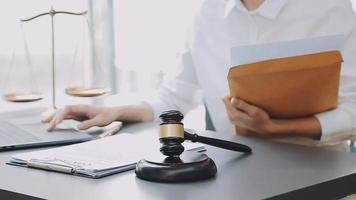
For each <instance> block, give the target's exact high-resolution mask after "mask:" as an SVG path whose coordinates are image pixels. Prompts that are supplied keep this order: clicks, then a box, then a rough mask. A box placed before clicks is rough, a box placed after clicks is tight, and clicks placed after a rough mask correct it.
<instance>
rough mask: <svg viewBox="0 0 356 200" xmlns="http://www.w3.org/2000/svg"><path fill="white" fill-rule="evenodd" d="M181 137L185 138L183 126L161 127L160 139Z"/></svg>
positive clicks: (168, 125) (169, 125)
mask: <svg viewBox="0 0 356 200" xmlns="http://www.w3.org/2000/svg"><path fill="white" fill-rule="evenodd" d="M168 137H180V138H184V127H183V124H163V125H160V129H159V138H168Z"/></svg>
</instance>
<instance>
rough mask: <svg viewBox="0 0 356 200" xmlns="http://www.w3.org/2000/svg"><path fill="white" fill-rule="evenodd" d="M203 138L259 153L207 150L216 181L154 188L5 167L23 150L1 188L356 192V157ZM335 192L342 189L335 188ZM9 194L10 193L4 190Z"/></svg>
mask: <svg viewBox="0 0 356 200" xmlns="http://www.w3.org/2000/svg"><path fill="white" fill-rule="evenodd" d="M155 129H156V128H155V127H153V126H152V125H150V124H136V125H128V126H126V127H125V128H124V129H123V130H122V131H123V132H131V133H139V132H142V131H152V135H153V137H155V136H156V130H155ZM204 134H206V135H210V136H214V137H218V138H222V139H229V140H233V141H238V142H242V143H245V144H248V145H250V146H251V147H252V148H253V150H254V153H253V154H251V155H249V156H244V155H242V154H240V153H236V152H231V151H225V150H221V149H217V148H214V147H207V149H208V151H207V154H208V155H209V156H210V157H212V158H213V159H214V161H215V163H216V164H217V167H218V174H217V176H216V177H215V178H213V179H210V180H206V181H202V182H194V183H179V184H163V183H151V182H147V181H144V180H140V179H138V178H136V177H135V174H134V172H133V171H129V172H125V173H121V174H116V175H113V176H110V177H106V178H102V179H97V180H94V179H88V178H82V177H76V176H70V175H66V174H60V173H55V172H47V171H42V170H36V169H28V168H21V167H14V166H9V165H6V164H5V162H6V161H8V160H9V158H10V156H11V155H13V154H15V153H19V152H24V151H29V150H21V151H11V152H0V177H1V178H0V189H1V190H2V192H0V193H2V194H0V197H1V196H3V195H6V194H10V192H6V191H11V192H15V193H21V194H26V195H29V196H34V197H40V198H45V199H67V200H69V199H76V200H78V199H85V200H90V199H106V200H107V199H120V198H123V199H130V200H131V199H145V200H147V199H154V200H160V199H179V200H184V199H244V200H246V199H262V198H270V197H274V198H276V199H278V198H283V199H285V198H288V199H290V197H294V198H293V199H302V197H305V196H308V197H315V198H314V199H333V198H335V197H342V196H346V195H348V194H351V193H355V192H356V188H355V187H354V186H355V183H356V181H355V180H356V175H354V173H355V172H356V154H352V153H342V152H335V151H330V150H322V149H317V148H306V147H300V146H295V145H288V144H279V143H274V142H267V141H262V140H257V139H249V138H240V137H237V136H234V135H230V134H221V133H220V134H218V133H214V132H205V133H204ZM336 187H337V188H338V189H336ZM5 190H6V191H5Z"/></svg>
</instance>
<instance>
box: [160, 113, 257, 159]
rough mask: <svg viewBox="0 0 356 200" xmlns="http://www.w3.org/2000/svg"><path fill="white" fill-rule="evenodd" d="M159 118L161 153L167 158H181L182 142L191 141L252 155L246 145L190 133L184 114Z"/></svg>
mask: <svg viewBox="0 0 356 200" xmlns="http://www.w3.org/2000/svg"><path fill="white" fill-rule="evenodd" d="M159 118H160V119H161V120H162V123H161V124H160V131H159V141H160V143H161V144H162V146H161V148H160V151H161V153H162V154H163V155H165V156H179V155H180V154H182V153H183V151H184V146H183V145H182V142H184V140H190V141H192V142H199V143H203V144H207V145H211V146H215V147H218V148H222V149H227V150H232V151H238V152H243V153H251V152H252V149H251V148H250V147H248V146H246V145H243V144H239V143H235V142H230V141H226V140H220V139H215V138H209V137H203V136H199V135H198V134H196V133H194V134H191V133H188V132H187V131H185V130H184V126H183V123H182V119H183V118H184V116H183V114H182V113H181V112H179V111H176V110H170V111H165V112H163V113H162V114H161V115H160V116H159Z"/></svg>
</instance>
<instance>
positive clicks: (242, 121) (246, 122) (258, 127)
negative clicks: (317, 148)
mask: <svg viewBox="0 0 356 200" xmlns="http://www.w3.org/2000/svg"><path fill="white" fill-rule="evenodd" d="M223 101H224V103H225V107H226V110H227V113H228V117H229V120H230V121H231V122H232V123H233V124H234V125H237V126H238V127H241V128H244V129H246V130H248V131H246V132H245V133H244V135H246V136H253V137H261V138H282V137H306V138H312V139H320V137H321V125H320V122H319V120H318V119H317V118H316V117H306V118H297V119H278V120H277V119H271V118H270V116H269V115H268V113H267V112H265V111H264V110H263V109H261V108H258V107H256V106H254V105H251V104H249V103H246V102H245V101H243V100H241V99H238V98H235V97H230V96H227V97H225V98H224V99H223Z"/></svg>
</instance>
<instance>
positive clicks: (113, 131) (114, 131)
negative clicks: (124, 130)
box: [98, 125, 121, 138]
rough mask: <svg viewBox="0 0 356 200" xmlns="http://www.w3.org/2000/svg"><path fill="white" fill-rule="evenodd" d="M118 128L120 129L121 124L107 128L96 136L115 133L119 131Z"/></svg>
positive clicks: (106, 135)
mask: <svg viewBox="0 0 356 200" xmlns="http://www.w3.org/2000/svg"><path fill="white" fill-rule="evenodd" d="M120 129H121V125H118V126H114V127H112V128H109V129H108V130H106V131H104V132H103V133H102V134H100V135H98V138H104V137H108V136H112V135H115V134H116V133H117V132H119V130H120Z"/></svg>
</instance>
